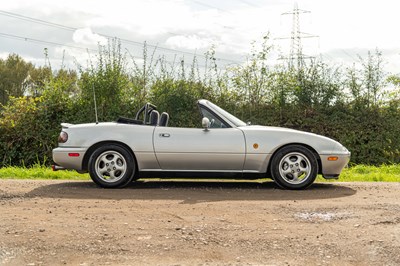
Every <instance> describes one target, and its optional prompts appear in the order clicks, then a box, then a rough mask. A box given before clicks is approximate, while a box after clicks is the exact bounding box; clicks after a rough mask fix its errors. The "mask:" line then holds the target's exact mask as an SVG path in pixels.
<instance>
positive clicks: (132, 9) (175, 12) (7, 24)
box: [0, 0, 400, 74]
mask: <svg viewBox="0 0 400 266" xmlns="http://www.w3.org/2000/svg"><path fill="white" fill-rule="evenodd" d="M295 4H297V5H298V8H299V9H301V10H306V11H310V12H307V13H301V14H300V16H299V22H300V23H299V25H300V31H301V32H305V33H309V34H311V35H313V36H317V37H314V38H306V39H302V46H303V52H304V54H306V55H309V56H315V57H321V58H322V59H323V60H324V61H326V62H328V63H331V64H333V65H338V66H341V65H344V66H349V65H352V64H353V63H356V64H359V63H360V59H359V56H361V57H363V58H365V57H366V54H367V52H368V51H372V52H373V51H375V49H378V50H379V51H381V52H382V54H383V59H384V62H385V70H386V71H387V72H390V73H393V74H398V73H400V34H398V32H399V30H398V29H397V27H398V26H397V25H398V23H397V16H398V14H399V10H400V2H399V1H395V0H380V1H365V0H364V1H361V0H353V1H352V0H335V1H332V0H324V1H321V0H298V1H296V2H294V1H289V0H279V1H278V0H219V1H216V0H214V1H213V0H147V1H143V0H129V1H128V0H125V1H123V0H113V1H99V0H68V1H60V0H13V1H4V0H3V1H0V25H1V26H0V58H6V57H7V56H8V55H9V54H12V53H17V54H19V55H21V56H22V57H23V58H24V59H26V60H28V61H31V62H33V63H34V64H35V65H43V64H45V56H44V49H45V48H47V53H48V58H49V61H50V63H51V65H52V67H54V68H57V67H60V66H61V64H64V65H65V66H67V67H71V68H74V67H75V66H76V64H82V65H84V64H87V62H88V60H89V59H92V58H93V57H94V56H95V55H96V51H97V47H98V44H107V38H109V37H116V38H119V39H120V40H121V45H122V49H123V51H124V52H126V53H127V54H128V57H129V58H131V59H132V58H133V59H134V60H135V61H136V62H139V63H140V62H142V61H143V53H142V48H143V43H144V42H145V41H146V43H147V46H148V54H153V53H154V56H155V57H160V56H164V57H165V59H166V60H167V61H168V62H170V63H171V64H172V63H174V62H177V61H180V60H181V59H184V60H185V62H187V63H191V61H192V60H193V56H194V55H196V58H197V59H198V62H199V65H200V66H201V65H202V64H205V59H204V53H205V52H206V51H208V50H210V48H211V47H214V49H215V51H216V58H217V65H218V67H221V68H223V67H226V66H230V65H235V64H244V63H245V62H246V60H247V59H248V58H249V54H250V53H251V50H252V44H253V43H255V45H256V47H257V44H260V43H261V41H262V40H263V36H266V35H267V34H269V36H270V40H269V42H270V44H272V45H273V46H274V49H273V52H272V53H271V58H270V60H271V62H279V58H280V57H285V56H288V53H289V50H290V40H289V39H285V38H286V37H290V36H291V31H292V25H293V16H292V15H290V14H288V15H282V13H285V12H291V11H292V10H293V8H294V6H295Z"/></svg>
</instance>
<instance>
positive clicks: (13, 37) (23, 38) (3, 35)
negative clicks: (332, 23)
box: [0, 32, 97, 52]
mask: <svg viewBox="0 0 400 266" xmlns="http://www.w3.org/2000/svg"><path fill="white" fill-rule="evenodd" d="M0 37H4V38H9V39H15V40H20V41H26V42H32V43H41V44H47V45H51V46H64V47H69V48H74V49H79V50H85V51H92V52H97V50H94V49H90V48H84V47H80V46H75V45H69V44H62V43H57V42H49V41H44V40H39V39H34V38H29V37H23V36H18V35H13V34H8V33H3V32H0Z"/></svg>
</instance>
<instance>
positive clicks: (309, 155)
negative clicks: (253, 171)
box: [271, 145, 318, 189]
mask: <svg viewBox="0 0 400 266" xmlns="http://www.w3.org/2000/svg"><path fill="white" fill-rule="evenodd" d="M317 174H318V161H317V159H316V158H315V155H314V154H313V152H311V151H310V150H309V149H307V148H306V147H303V146H300V145H290V146H286V147H284V148H282V149H281V150H279V151H278V152H277V153H276V154H275V155H274V157H273V158H272V161H271V175H272V178H273V179H274V181H275V183H276V184H278V185H279V186H280V187H282V188H286V189H305V188H307V187H309V186H310V185H311V184H312V183H313V182H314V181H315V178H316V177H317Z"/></svg>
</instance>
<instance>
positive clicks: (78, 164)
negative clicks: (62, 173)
mask: <svg viewBox="0 0 400 266" xmlns="http://www.w3.org/2000/svg"><path fill="white" fill-rule="evenodd" d="M86 150H87V149H86V148H64V147H58V148H55V149H54V150H53V162H54V163H55V164H57V165H58V166H61V167H63V168H65V169H72V170H77V171H82V170H83V169H82V162H83V157H84V156H85V153H86Z"/></svg>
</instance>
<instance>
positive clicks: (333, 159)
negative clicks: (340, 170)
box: [328, 156, 339, 161]
mask: <svg viewBox="0 0 400 266" xmlns="http://www.w3.org/2000/svg"><path fill="white" fill-rule="evenodd" d="M338 159H339V158H338V157H337V156H330V157H328V161H337V160H338Z"/></svg>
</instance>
